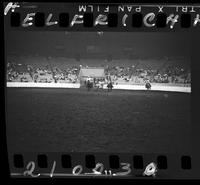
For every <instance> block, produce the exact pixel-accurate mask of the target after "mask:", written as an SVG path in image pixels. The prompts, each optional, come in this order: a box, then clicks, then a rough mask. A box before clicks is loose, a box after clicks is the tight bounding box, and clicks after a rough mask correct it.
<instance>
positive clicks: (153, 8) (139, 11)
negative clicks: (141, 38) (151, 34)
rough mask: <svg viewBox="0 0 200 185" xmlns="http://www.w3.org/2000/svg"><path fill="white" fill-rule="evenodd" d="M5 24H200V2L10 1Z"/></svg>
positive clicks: (116, 27)
mask: <svg viewBox="0 0 200 185" xmlns="http://www.w3.org/2000/svg"><path fill="white" fill-rule="evenodd" d="M4 17H5V19H4V20H5V25H6V26H7V28H11V29H22V30H41V29H44V30H69V31H70V30H75V31H77V30H78V31H83V30H87V31H94V30H100V31H142V30H148V31H158V29H159V30H163V29H164V30H174V29H175V30H177V29H186V30H187V28H193V29H198V28H199V27H200V5H139V4H137V5H130V4H129V5H128V4H125V5H123V4H109V5H105V4H91V5H88V4H78V3H75V4H70V3H54V4H53V3H43V4H38V3H31V4H30V3H29V4H20V3H10V4H9V3H8V4H5V5H4Z"/></svg>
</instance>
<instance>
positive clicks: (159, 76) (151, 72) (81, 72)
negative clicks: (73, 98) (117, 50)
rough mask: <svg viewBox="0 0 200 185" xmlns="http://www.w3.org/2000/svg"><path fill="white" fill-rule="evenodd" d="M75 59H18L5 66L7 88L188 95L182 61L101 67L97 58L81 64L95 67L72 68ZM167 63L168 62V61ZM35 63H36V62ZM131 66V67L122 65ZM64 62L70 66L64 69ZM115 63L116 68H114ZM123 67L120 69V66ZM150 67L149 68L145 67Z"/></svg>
mask: <svg viewBox="0 0 200 185" xmlns="http://www.w3.org/2000/svg"><path fill="white" fill-rule="evenodd" d="M74 60H75V59H72V58H71V59H70V58H52V57H46V58H45V57H31V56H30V57H18V58H16V59H11V60H10V61H9V62H8V63H7V86H8V87H55V88H83V87H86V89H87V90H88V91H89V90H92V89H93V90H100V89H107V90H108V91H112V89H127V90H145V89H147V90H161V91H177V92H179V91H180V92H191V74H190V70H189V66H184V63H183V60H184V59H182V58H172V59H168V58H164V59H159V60H158V59H154V60H137V59H136V60H135V61H134V60H133V61H130V60H127V59H126V60H123V59H121V60H118V61H117V60H116V61H115V60H114V61H112V62H113V65H112V64H111V62H109V66H108V65H107V66H105V67H101V66H98V63H100V64H102V63H103V62H101V61H100V60H97V59H88V60H87V59H85V61H83V63H87V62H88V63H91V64H92V63H95V64H97V66H94V64H93V65H91V66H89V65H84V64H82V61H80V65H76V66H74V63H77V61H74ZM170 60H171V61H170ZM37 62H38V63H37ZM126 62H127V63H128V64H130V63H132V64H134V65H132V66H129V65H126ZM66 63H67V64H68V65H69V63H71V66H67V65H66ZM115 63H117V64H119V65H115ZM120 64H123V66H120ZM149 66H151V68H149Z"/></svg>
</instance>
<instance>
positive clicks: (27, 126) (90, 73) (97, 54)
mask: <svg viewBox="0 0 200 185" xmlns="http://www.w3.org/2000/svg"><path fill="white" fill-rule="evenodd" d="M9 34H10V35H9V36H8V44H7V46H6V48H7V55H6V65H7V66H6V70H7V74H6V75H7V76H6V78H7V88H6V93H7V97H6V103H7V106H6V108H7V111H6V112H7V123H6V124H7V136H8V138H9V139H8V150H9V151H12V152H18V151H21V152H35V151H37V152H115V153H116V152H133V153H140V152H143V153H145V152H147V153H148V152H150V153H154V152H155V153H162V152H164V153H173V152H176V153H179V152H180V154H181V153H184V154H187V152H188V151H190V150H188V147H189V146H190V143H189V141H190V140H189V137H190V131H189V130H190V118H191V117H190V116H191V115H190V101H191V71H190V57H188V56H187V55H186V51H184V50H183V49H179V48H178V47H177V46H176V44H177V43H178V44H179V41H176V39H177V38H179V36H180V35H181V34H179V35H176V37H173V38H169V37H168V36H162V35H160V36H159V35H156V36H155V37H154V36H153V34H152V40H149V41H148V42H147V40H148V39H151V35H150V36H149V35H145V34H142V33H138V35H140V34H142V37H143V38H144V40H146V42H144V43H142V44H140V43H141V38H142V37H139V36H138V35H137V33H130V35H129V34H128V33H105V34H103V35H102V34H101V35H98V34H96V33H93V32H91V33H78V32H77V33H65V34H63V33H62V32H59V33H55V32H51V33H48V32H41V33H40V32H31V34H30V32H26V33H23V34H22V32H19V33H14V34H11V33H9ZM21 34H22V35H21ZM166 35H167V33H166ZM104 37H105V38H104ZM163 38H164V40H166V42H167V41H169V42H172V43H170V45H169V46H168V45H167V44H165V45H160V46H159V47H158V46H157V48H155V47H154V46H153V45H154V44H155V43H156V44H158V42H159V39H160V40H162V39H163ZM184 38H186V37H184ZM9 39H10V41H9ZM120 39H121V40H120ZM156 39H157V40H156ZM181 39H182V37H181V36H180V42H181V41H182V40H181ZM22 40H23V41H24V42H26V44H24V42H22ZM175 42H176V43H175ZM27 43H28V44H27ZM173 43H174V44H173ZM184 43H186V40H184ZM171 45H175V46H174V48H171V50H172V52H173V53H172V52H171V50H170V47H171ZM179 45H180V47H183V48H184V47H185V46H186V44H185V46H184V44H179ZM145 47H146V49H145ZM164 47H165V48H164ZM175 47H176V48H175ZM166 48H169V49H166ZM178 49H179V50H180V52H183V54H182V55H180V52H179V53H178ZM154 50H155V51H154ZM148 52H149V53H150V52H151V53H152V54H151V55H145V54H148ZM153 52H154V53H153ZM165 52H166V53H165ZM167 52H168V53H167ZM170 52H171V53H170ZM157 54H158V55H157Z"/></svg>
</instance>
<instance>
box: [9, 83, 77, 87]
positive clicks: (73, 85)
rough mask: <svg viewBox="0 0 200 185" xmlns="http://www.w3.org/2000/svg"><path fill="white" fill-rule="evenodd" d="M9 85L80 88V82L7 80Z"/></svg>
mask: <svg viewBox="0 0 200 185" xmlns="http://www.w3.org/2000/svg"><path fill="white" fill-rule="evenodd" d="M7 87H41V88H42V87H44V88H80V84H79V83H34V82H28V83H27V82H7Z"/></svg>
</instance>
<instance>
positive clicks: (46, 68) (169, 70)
mask: <svg viewBox="0 0 200 185" xmlns="http://www.w3.org/2000/svg"><path fill="white" fill-rule="evenodd" d="M81 67H86V66H72V67H65V66H63V67H62V68H61V67H60V66H59V67H57V66H56V65H54V66H51V65H43V66H40V67H33V65H30V64H20V63H13V62H8V63H7V81H8V82H35V83H38V82H40V83H42V82H43V83H77V82H79V79H78V75H79V70H80V68H81ZM105 74H106V76H107V77H109V79H111V80H112V81H113V83H114V84H120V83H127V84H144V83H145V82H146V81H147V80H148V81H149V82H150V83H168V84H169V83H170V84H187V85H190V84H191V73H190V70H189V69H188V68H186V67H180V66H179V67H178V66H175V65H174V66H173V65H167V66H165V67H163V68H160V69H148V68H145V67H143V68H141V67H138V66H134V65H133V66H129V67H127V66H126V67H125V66H123V67H122V66H112V67H111V66H107V67H105Z"/></svg>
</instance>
